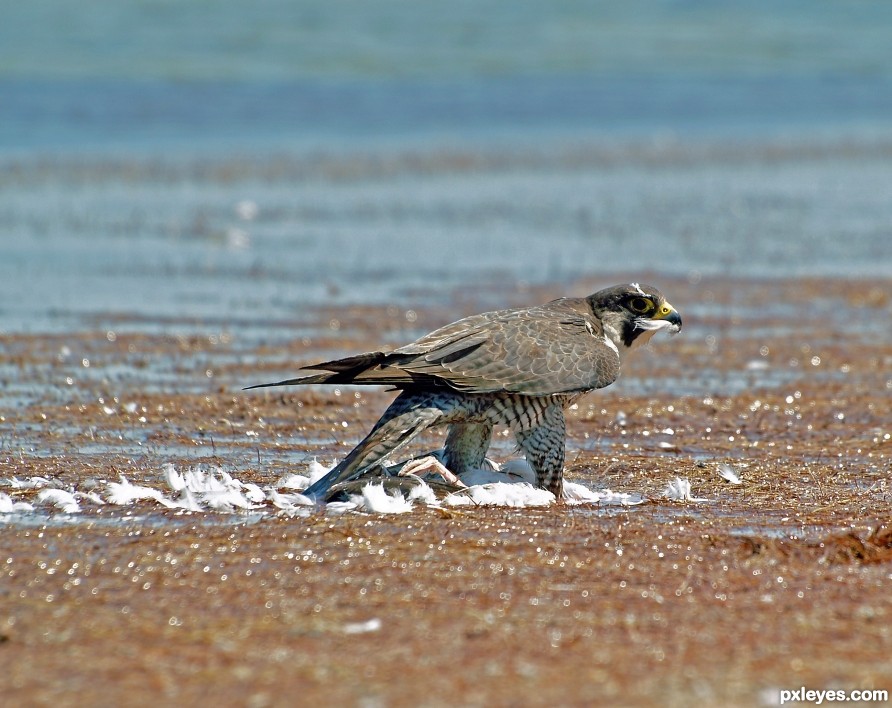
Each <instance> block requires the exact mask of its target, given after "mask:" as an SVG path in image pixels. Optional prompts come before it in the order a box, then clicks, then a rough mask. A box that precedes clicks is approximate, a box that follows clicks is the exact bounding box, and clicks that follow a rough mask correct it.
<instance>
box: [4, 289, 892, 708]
mask: <svg viewBox="0 0 892 708" xmlns="http://www.w3.org/2000/svg"><path fill="white" fill-rule="evenodd" d="M614 280H616V281H617V282H620V281H622V280H623V278H615V279H614ZM642 280H645V281H647V282H652V283H653V284H655V285H658V286H659V287H661V288H662V289H663V290H664V291H665V292H666V293H667V294H668V295H669V297H670V299H671V300H672V302H673V304H675V305H676V306H677V307H678V308H679V310H680V311H681V312H682V315H683V317H684V318H685V329H684V330H683V332H682V334H681V335H680V336H679V337H675V338H672V339H657V340H655V342H654V344H653V345H652V347H651V348H650V349H649V350H646V351H642V352H639V353H638V355H637V356H636V357H634V358H632V359H631V360H630V361H629V362H628V366H627V368H626V371H625V373H624V378H623V380H622V381H621V382H619V383H618V384H616V385H615V386H613V387H611V388H608V389H606V390H604V391H600V392H596V393H593V394H590V395H589V396H587V397H585V398H584V399H583V400H582V401H581V402H580V403H579V404H578V407H577V408H575V409H574V410H572V411H570V413H569V416H568V428H569V430H568V438H569V439H568V464H567V470H566V477H567V478H568V479H570V480H574V481H581V482H584V483H586V484H589V485H590V486H592V487H594V488H610V489H612V490H614V491H619V492H634V493H637V494H640V495H643V496H644V497H646V498H647V499H648V501H647V502H646V503H644V504H642V505H640V506H635V507H630V508H617V507H604V508H598V507H585V506H583V507H571V506H564V505H557V506H552V507H548V508H536V509H523V510H518V509H508V508H482V507H481V508H462V509H461V510H443V509H433V508H424V507H419V508H417V509H416V510H415V511H413V512H411V513H409V514H405V515H370V514H361V513H347V514H344V515H337V516H335V515H331V514H326V513H319V514H316V515H315V516H312V517H311V518H309V519H299V518H283V517H278V516H276V515H275V514H274V513H272V512H270V513H267V514H264V515H258V514H241V515H240V514H238V513H234V514H233V513H230V514H223V513H218V514H215V513H191V514H190V513H177V512H171V511H164V510H159V508H158V507H157V506H153V505H150V504H149V503H138V504H134V505H133V506H132V507H127V508H122V507H115V508H111V507H100V508H96V509H90V510H88V511H85V512H84V513H82V514H77V515H64V514H62V513H61V512H58V511H53V510H51V509H48V508H46V507H41V508H40V511H39V512H38V513H34V514H21V515H8V516H7V517H6V518H4V516H0V524H2V526H3V551H2V552H0V598H2V603H0V667H2V669H3V675H4V677H5V681H4V684H5V685H4V689H3V696H4V700H5V701H9V704H10V705H48V704H52V705H122V704H127V705H144V704H153V705H156V704H158V702H159V701H161V702H162V703H166V704H185V703H187V702H195V703H200V704H209V703H219V704H222V705H251V706H265V705H295V704H298V705H322V704H329V705H362V706H379V705H381V706H389V705H397V706H399V705H431V706H439V705H481V706H483V705H487V706H488V705H592V704H596V705H729V706H748V705H759V704H766V703H771V702H775V703H776V702H777V698H778V691H779V690H780V689H798V688H799V687H801V686H805V687H807V688H813V689H821V690H824V689H844V690H853V689H866V688H881V689H886V690H892V672H890V669H889V656H890V652H892V628H890V627H892V623H890V620H892V596H890V593H889V587H890V581H892V489H890V483H889V479H890V472H892V462H890V460H892V439H890V437H892V415H890V403H889V401H890V396H892V373H890V372H892V331H890V329H889V327H888V322H889V321H890V315H892V297H890V295H889V294H890V293H892V283H890V282H889V281H875V280H872V281H864V282H861V281H846V280H825V279H803V280H791V281H756V280H740V279H734V278H725V279H720V278H715V279H709V278H707V279H699V278H692V279H691V280H690V281H688V280H675V279H667V278H662V277H659V276H656V275H651V276H647V277H643V276H642ZM605 284H610V283H606V282H598V283H585V282H582V283H572V284H564V285H563V286H561V287H560V288H558V287H557V286H555V287H549V288H536V289H532V288H513V287H511V286H510V285H502V286H490V287H488V288H486V289H483V288H481V289H480V290H478V291H467V290H465V291H463V292H457V293H455V294H454V296H453V297H452V299H451V300H446V301H444V302H443V304H442V306H440V307H438V308H430V307H425V308H422V307H417V308H415V309H411V308H412V305H411V304H410V305H408V306H404V307H399V308H397V307H394V306H392V305H391V306H386V305H382V306H363V307H359V306H356V307H350V306H344V307H339V308H331V309H320V310H315V311H313V312H312V313H309V314H308V315H307V316H306V317H302V318H301V319H300V321H297V320H295V321H294V322H293V323H291V322H287V321H286V322H282V321H277V322H275V323H271V328H272V327H275V329H276V333H275V336H274V337H273V336H271V337H270V339H269V340H268V341H264V340H263V338H262V337H261V338H260V339H258V338H257V337H256V336H255V333H256V330H252V335H251V337H250V338H244V337H242V336H240V332H239V326H238V323H237V322H235V323H230V324H229V325H227V326H226V327H220V328H219V331H214V332H212V333H210V334H208V328H207V327H206V326H202V324H201V323H190V322H188V321H180V322H175V323H174V322H170V321H164V320H159V321H157V322H152V323H149V326H146V323H145V322H144V321H140V322H136V321H135V320H134V321H130V320H128V319H127V317H126V316H122V315H120V313H118V314H116V315H115V316H114V317H112V316H111V315H109V316H108V317H98V318H97V319H96V322H95V326H92V327H88V328H85V331H82V332H78V333H74V334H58V333H57V334H53V335H41V334H28V335H7V336H5V337H4V343H3V344H4V345H3V347H2V349H0V376H2V379H3V380H4V386H3V393H2V395H0V442H2V448H0V480H8V479H10V478H12V477H18V478H20V479H21V478H26V477H30V476H33V475H42V476H47V477H51V478H54V479H57V480H59V482H60V483H61V484H62V485H63V486H65V487H66V488H69V489H80V490H89V489H94V488H97V486H98V485H99V484H100V483H101V482H102V481H104V480H112V481H113V480H115V479H117V477H118V476H119V475H120V474H122V473H123V474H125V475H126V476H127V478H128V479H131V480H133V481H137V482H154V483H157V481H158V479H159V477H160V470H161V467H162V466H163V465H164V464H165V463H168V462H170V463H174V464H176V465H178V466H189V465H194V464H197V463H202V464H216V465H220V466H221V467H223V468H224V469H226V470H228V471H229V472H231V473H232V474H234V475H236V476H238V478H239V479H241V480H243V481H253V482H257V483H259V484H269V483H271V482H272V481H274V480H275V479H277V478H278V477H279V476H281V475H282V474H286V473H289V472H292V471H297V472H299V471H302V470H303V469H304V468H305V467H306V465H307V464H308V462H309V461H310V460H312V459H313V458H314V457H318V458H319V459H320V460H323V461H326V462H332V461H334V460H336V459H337V458H339V457H341V456H343V455H344V454H345V453H346V452H347V451H348V450H349V449H350V447H351V446H352V444H353V443H355V442H356V441H357V440H358V439H359V438H360V437H361V436H362V434H363V433H364V432H365V431H366V430H367V429H368V427H369V426H370V425H371V424H372V423H373V422H374V420H375V419H376V418H377V416H378V415H379V414H380V413H381V411H382V410H383V409H384V407H385V406H386V404H387V402H388V401H389V400H390V399H391V397H392V394H388V393H386V392H384V391H381V390H377V389H375V390H368V391H365V390H363V391H359V390H354V389H346V388H345V389H343V390H336V389H332V388H325V389H322V388H320V389H307V390H300V389H283V390H275V391H271V392H266V393H257V392H241V391H240V390H239V389H240V387H241V386H243V385H249V384H252V383H259V382H263V381H268V380H275V379H277V378H278V377H281V376H284V375H288V374H293V373H294V371H295V369H296V367H297V365H300V364H305V363H310V362H312V361H313V360H316V359H318V358H320V357H321V358H324V357H329V356H337V355H339V354H345V353H350V352H357V351H364V350H367V349H369V348H373V347H375V346H378V345H380V344H385V345H391V346H392V345H395V344H398V343H400V342H403V341H407V340H408V339H409V338H411V337H414V336H417V335H418V334H421V333H423V332H424V331H427V330H429V329H432V328H433V327H435V326H438V325H440V324H443V323H445V322H447V321H449V320H452V319H455V318H456V317H458V316H460V315H463V314H468V313H470V312H474V311H479V310H481V309H485V308H489V307H492V306H500V305H507V304H521V303H530V302H536V301H540V300H544V299H547V298H549V297H556V296H558V295H562V294H567V293H571V292H572V293H578V292H588V291H589V290H591V289H592V286H593V285H597V286H601V285H605ZM429 296H430V293H427V294H426V297H428V298H429ZM421 299H422V298H421V297H419V298H417V301H421ZM174 325H175V327H176V331H177V332H179V334H178V335H164V334H158V333H157V332H163V331H165V329H166V328H167V329H169V328H171V327H172V326H174ZM255 326H256V323H255ZM292 331H293V332H292ZM292 333H293V336H291V334H292ZM435 445H436V440H435V439H433V440H432V439H430V438H428V439H427V440H426V441H425V442H424V443H423V444H419V446H418V448H417V449H418V450H420V449H423V448H429V447H432V446H435ZM413 450H414V449H413ZM410 452H412V451H410ZM495 452H496V454H497V455H502V456H503V457H505V456H508V455H510V454H512V449H511V445H510V441H509V440H508V439H507V438H505V439H501V438H498V439H497V441H496V446H495ZM722 464H728V465H731V466H732V467H733V468H734V469H735V470H736V471H737V472H738V473H739V474H740V476H741V478H742V484H740V485H732V484H729V483H728V482H725V481H724V480H723V479H722V478H721V477H720V476H719V474H718V469H719V466H720V465H722ZM676 477H682V478H686V479H688V480H690V482H691V485H692V488H693V494H694V496H696V497H699V498H702V499H704V500H705V501H700V502H683V503H682V502H671V501H668V500H666V499H664V498H662V493H663V490H664V489H665V488H666V486H667V484H668V483H669V482H670V481H672V480H673V479H675V478H676ZM0 491H3V492H5V493H7V494H11V495H13V496H14V497H15V498H16V499H19V500H30V501H34V498H33V497H34V494H33V493H32V492H29V491H27V490H25V491H17V492H14V491H13V490H12V489H11V488H9V487H0Z"/></svg>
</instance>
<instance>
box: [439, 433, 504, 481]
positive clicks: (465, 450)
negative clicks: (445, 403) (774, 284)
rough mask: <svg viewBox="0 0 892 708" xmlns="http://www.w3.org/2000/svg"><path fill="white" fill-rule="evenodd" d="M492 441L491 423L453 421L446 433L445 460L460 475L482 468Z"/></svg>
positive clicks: (449, 467)
mask: <svg viewBox="0 0 892 708" xmlns="http://www.w3.org/2000/svg"><path fill="white" fill-rule="evenodd" d="M491 441H492V425H491V424H489V423H453V424H452V425H450V426H449V433H448V434H447V435H446V452H445V454H444V456H443V462H444V464H445V465H446V467H447V468H448V469H449V470H450V471H452V472H454V473H455V474H456V475H459V476H461V475H463V474H465V473H466V472H470V471H471V470H475V469H482V468H483V461H484V460H485V459H486V451H487V450H489V443H490V442H491Z"/></svg>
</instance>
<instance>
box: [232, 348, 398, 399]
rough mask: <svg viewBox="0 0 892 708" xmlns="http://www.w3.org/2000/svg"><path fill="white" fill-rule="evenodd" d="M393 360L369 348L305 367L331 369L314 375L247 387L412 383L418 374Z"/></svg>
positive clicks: (390, 356)
mask: <svg viewBox="0 0 892 708" xmlns="http://www.w3.org/2000/svg"><path fill="white" fill-rule="evenodd" d="M390 363H395V362H393V355H391V354H385V353H384V352H369V353H368V354H358V355H356V356H350V357H347V358H345V359H335V360H334V361H326V362H323V363H321V364H313V365H311V366H304V367H301V368H303V369H307V370H313V369H317V370H323V371H326V372H328V373H324V374H312V375H310V376H298V377H297V378H293V379H285V380H284V381H276V382H274V383H264V384H255V385H254V386H247V387H246V388H244V389H243V390H244V391H249V390H250V389H253V388H270V387H272V386H292V385H307V384H351V383H352V384H368V385H376V384H378V385H381V384H383V385H393V386H397V387H399V385H400V384H411V383H413V382H415V377H412V376H411V375H409V374H407V373H406V372H405V371H402V370H400V369H398V368H395V367H390V366H388V364H390Z"/></svg>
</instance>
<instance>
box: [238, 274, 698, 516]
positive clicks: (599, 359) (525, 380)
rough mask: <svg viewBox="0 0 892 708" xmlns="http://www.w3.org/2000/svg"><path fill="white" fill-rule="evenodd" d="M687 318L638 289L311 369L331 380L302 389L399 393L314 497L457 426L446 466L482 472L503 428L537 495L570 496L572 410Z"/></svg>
mask: <svg viewBox="0 0 892 708" xmlns="http://www.w3.org/2000/svg"><path fill="white" fill-rule="evenodd" d="M662 329H665V330H667V331H669V332H672V333H675V332H678V331H679V330H680V329H681V317H680V316H679V314H678V312H677V311H676V310H675V308H674V307H672V305H670V304H669V303H668V302H667V301H666V299H665V298H664V297H663V295H662V293H660V291H659V290H657V289H656V288H652V287H649V286H646V285H639V284H637V283H632V284H630V285H618V286H616V287H612V288H607V289H606V290H600V291H598V292H596V293H594V294H593V295H589V296H588V297H585V298H560V299H558V300H553V301H552V302H549V303H546V304H544V305H538V306H535V307H528V308H518V309H510V310H498V311H495V312H485V313H483V314H480V315H473V316H471V317H466V318H464V319H461V320H458V321H457V322H453V323H452V324H449V325H446V326H445V327H441V328H440V329H437V330H435V331H433V332H431V333H430V334H427V335H425V336H423V337H421V338H420V339H418V340H416V341H415V342H412V343H411V344H407V345H406V346H404V347H400V348H399V349H396V350H394V351H392V352H389V353H385V352H369V353H367V354H359V355H357V356H352V357H347V358H345V359H337V360H335V361H328V362H324V363H321V364H314V365H312V366H308V367H304V368H305V369H310V370H318V371H324V372H326V373H321V374H315V375H310V376H304V377H300V378H295V379H288V380H286V381H278V382H276V383H270V384H260V385H258V386H251V387H250V388H264V387H268V386H287V385H292V384H321V383H328V384H361V385H387V386H391V387H393V388H396V389H398V390H400V391H401V392H400V394H399V395H398V396H397V397H396V399H395V400H394V401H393V403H392V404H391V405H390V407H389V408H388V409H387V410H386V411H385V412H384V415H382V416H381V419H380V420H379V421H378V422H377V423H375V425H374V427H373V428H372V430H371V432H370V433H369V434H368V435H367V436H366V437H365V439H364V440H362V442H360V443H359V444H358V445H357V446H356V447H355V448H354V449H353V450H352V451H351V452H350V453H349V454H348V455H347V456H346V457H345V458H344V460H343V461H342V462H341V463H340V464H338V465H337V466H336V467H335V468H334V469H333V470H332V471H331V472H329V473H328V474H327V475H325V476H324V477H323V478H321V479H319V480H318V481H316V482H315V483H314V484H312V485H311V486H310V487H309V488H308V489H307V490H306V491H305V492H304V494H305V495H307V496H309V497H311V498H314V499H322V498H324V497H325V494H326V492H327V491H328V490H329V489H330V488H331V487H332V486H333V485H335V484H338V483H341V482H347V481H349V480H351V479H355V478H356V477H358V476H359V475H361V474H362V473H363V472H364V471H366V470H367V469H368V468H369V467H371V466H372V465H375V464H377V463H379V462H380V461H381V460H382V459H383V458H385V457H387V456H388V455H390V454H391V453H394V452H396V451H397V450H399V449H400V448H401V447H403V446H404V445H405V444H406V443H408V442H409V441H410V440H411V439H412V438H414V437H415V436H416V435H418V434H419V433H421V432H422V431H423V430H426V429H427V428H430V427H433V426H437V425H448V426H449V430H448V433H447V436H446V447H445V455H444V464H445V466H446V467H447V468H448V469H449V470H451V471H452V472H454V473H455V474H457V475H461V474H462V473H464V472H467V471H470V470H472V469H475V468H480V467H481V466H483V464H484V459H485V457H486V452H487V450H488V448H489V444H490V441H491V439H492V431H493V427H494V426H496V425H504V426H507V427H508V428H510V429H511V430H512V432H513V433H514V436H515V438H516V439H517V443H518V445H519V446H520V449H521V450H522V451H523V452H524V454H525V455H526V458H527V461H528V462H529V463H530V466H531V467H532V468H533V470H534V471H535V473H536V482H537V484H538V486H540V487H543V488H545V489H548V490H549V491H551V492H553V493H554V494H555V496H556V498H558V499H560V498H561V493H562V483H563V468H564V453H565V445H566V441H565V438H566V427H565V423H564V410H565V409H566V408H567V406H569V405H570V404H572V403H573V402H574V401H575V400H576V399H577V398H579V396H581V395H582V394H584V393H586V392H588V391H592V390H594V389H598V388H604V387H605V386H609V385H610V384H611V383H613V382H614V381H615V380H616V378H617V377H618V376H619V373H620V364H621V361H622V355H623V354H624V353H625V352H627V351H628V350H630V349H632V348H633V347H635V346H637V345H639V344H641V343H643V342H646V341H647V340H649V339H650V337H651V336H653V334H654V333H655V332H657V331H659V330H662Z"/></svg>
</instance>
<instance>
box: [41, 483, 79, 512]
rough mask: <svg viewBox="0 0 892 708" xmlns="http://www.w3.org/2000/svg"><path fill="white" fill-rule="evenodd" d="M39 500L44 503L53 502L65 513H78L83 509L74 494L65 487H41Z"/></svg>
mask: <svg viewBox="0 0 892 708" xmlns="http://www.w3.org/2000/svg"><path fill="white" fill-rule="evenodd" d="M37 501H39V502H41V503H43V504H52V505H53V506H55V507H56V508H57V509H61V510H62V512H63V513H65V514H77V513H78V512H79V511H80V510H81V508H80V505H79V504H78V503H77V499H75V498H74V494H72V493H71V492H67V491H65V490H64V489H41V490H40V491H39V492H38V493H37Z"/></svg>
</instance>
